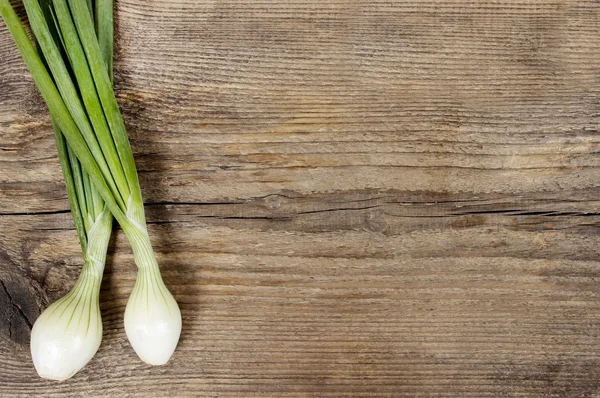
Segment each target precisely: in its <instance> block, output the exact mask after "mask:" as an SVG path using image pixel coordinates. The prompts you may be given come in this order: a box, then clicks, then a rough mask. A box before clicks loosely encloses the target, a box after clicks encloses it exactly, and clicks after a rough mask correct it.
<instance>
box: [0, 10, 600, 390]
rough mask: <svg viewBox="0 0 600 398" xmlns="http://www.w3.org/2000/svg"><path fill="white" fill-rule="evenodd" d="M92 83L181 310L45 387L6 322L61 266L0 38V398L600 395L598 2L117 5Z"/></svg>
mask: <svg viewBox="0 0 600 398" xmlns="http://www.w3.org/2000/svg"><path fill="white" fill-rule="evenodd" d="M116 16H117V35H118V37H117V54H116V86H117V90H118V96H119V101H120V104H121V106H122V109H123V112H124V115H125V118H126V123H127V127H128V131H129V134H130V136H131V140H132V145H133V148H134V152H135V155H136V159H137V162H138V167H139V171H140V176H141V182H142V187H143V191H144V196H145V200H146V202H147V216H148V220H149V226H150V234H151V237H152V241H153V244H154V245H155V249H156V252H157V253H158V258H159V262H160V263H161V266H162V269H163V274H164V277H165V280H166V283H167V284H168V286H169V287H170V289H171V290H172V291H173V293H174V294H175V296H176V298H177V300H178V301H179V303H180V305H181V309H182V313H183V317H184V318H183V321H184V323H183V335H182V339H181V343H180V345H179V348H178V350H177V352H176V354H175V355H174V357H173V359H172V361H171V362H170V363H169V364H168V365H167V366H164V367H154V368H153V367H149V366H146V365H144V364H143V363H142V362H141V361H140V360H138V359H137V357H136V356H135V354H134V352H133V351H132V349H131V347H130V346H129V344H128V342H127V340H126V337H125V333H124V330H123V312H124V308H125V303H126V300H127V297H128V294H129V292H130V291H131V289H132V286H133V282H134V279H135V269H134V265H133V261H132V257H131V252H130V249H129V247H128V244H127V242H126V239H125V238H124V236H123V235H122V234H121V233H120V232H118V233H116V235H115V236H116V237H115V238H113V241H112V243H111V247H110V253H109V259H108V264H107V272H106V277H105V282H104V284H103V288H102V294H101V307H102V314H103V321H104V340H103V344H102V346H101V348H100V351H99V352H98V354H97V355H96V357H95V358H94V359H93V360H92V361H91V362H90V363H89V365H88V366H87V367H86V368H85V369H84V370H83V371H82V372H80V373H79V374H77V375H76V376H75V377H74V378H73V379H72V380H70V381H67V382H64V383H56V382H48V381H43V380H41V379H39V378H38V377H37V376H36V374H35V371H34V369H33V366H32V363H31V359H30V354H29V348H28V338H29V329H30V327H31V324H32V323H33V322H34V320H35V318H36V317H37V315H38V314H39V313H40V311H41V309H42V308H44V307H45V306H46V305H48V303H49V302H51V301H53V300H55V299H56V298H58V297H60V296H61V295H62V294H64V293H65V292H66V291H67V290H68V289H69V288H70V287H71V286H72V284H73V282H74V280H75V278H76V276H77V273H78V269H79V267H80V264H81V258H80V253H79V248H78V244H77V238H76V236H75V232H74V229H73V226H72V222H71V219H70V214H69V213H68V211H67V210H68V205H67V201H66V197H65V192H64V187H63V184H62V182H61V175H60V171H59V166H58V163H57V160H56V154H55V149H54V143H53V137H52V133H51V129H50V124H49V119H48V117H47V111H46V109H45V106H44V104H43V102H42V101H41V99H40V97H39V96H38V95H37V93H36V90H35V88H34V86H33V84H32V81H31V79H30V77H29V76H28V73H27V72H26V70H25V68H24V66H23V63H22V61H21V59H20V57H19V55H18V53H17V51H16V49H15V46H14V45H13V42H12V40H11V38H10V37H9V35H8V32H7V30H6V27H5V25H4V24H3V23H1V22H0V214H1V215H0V285H1V286H0V322H1V323H0V396H6V397H30V396H33V395H34V394H37V395H42V396H48V397H64V396H80V395H83V396H101V397H121V396H123V397H125V396H126V397H164V396H190V397H196V396H207V397H217V396H218V397H325V396H338V397H349V396H356V397H359V396H360V397H366V396H395V397H425V396H428V397H433V396H437V397H598V396H600V347H599V343H600V235H599V233H598V226H599V225H600V202H599V200H600V157H599V156H598V154H599V153H600V135H599V133H598V125H599V122H600V2H599V1H592V0H581V1H575V0H572V1H567V0H565V1H556V0H539V1H538V0H519V1H509V0H506V1H476V2H475V1H459V0H440V1H431V0H426V1H424V0H419V1H417V0H412V1H383V0H364V1H348V0H335V1H316V0H301V1H300V0H281V1H272V2H271V1H260V0H241V1H208V0H206V1H205V0H201V1H197V0H172V1H171V0H170V1H163V0H121V1H118V2H117V6H116Z"/></svg>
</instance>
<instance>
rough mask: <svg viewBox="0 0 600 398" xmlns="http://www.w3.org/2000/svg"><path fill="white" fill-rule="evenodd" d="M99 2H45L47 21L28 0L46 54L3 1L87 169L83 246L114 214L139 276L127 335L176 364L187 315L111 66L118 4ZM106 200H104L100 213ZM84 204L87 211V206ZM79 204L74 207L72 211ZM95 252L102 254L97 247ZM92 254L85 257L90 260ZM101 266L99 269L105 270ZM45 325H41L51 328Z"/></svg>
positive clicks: (147, 352)
mask: <svg viewBox="0 0 600 398" xmlns="http://www.w3.org/2000/svg"><path fill="white" fill-rule="evenodd" d="M99 3H103V0H96V2H95V7H94V8H95V10H96V15H95V18H94V13H93V12H92V8H91V7H90V4H89V2H88V1H87V0H52V1H51V2H50V1H49V0H48V1H47V2H46V3H45V4H44V5H45V6H47V7H49V11H50V12H49V14H50V15H51V18H47V17H46V16H45V15H48V12H46V13H44V10H43V8H42V7H41V6H40V3H39V1H38V0H23V4H24V5H25V11H26V13H27V17H28V20H29V25H30V27H31V30H32V32H33V35H34V37H35V39H36V41H37V43H38V45H39V49H40V50H41V51H40V52H41V56H40V54H38V53H37V52H36V50H35V48H34V46H33V44H32V43H31V41H30V40H29V37H28V36H27V34H26V32H25V29H24V28H23V26H22V25H21V23H20V21H19V19H18V17H17V15H16V14H15V12H14V10H13V9H12V7H11V5H10V2H9V0H0V15H2V17H3V18H4V20H5V22H6V25H7V26H8V28H9V31H10V32H11V34H12V36H13V38H14V39H15V42H16V44H17V47H18V49H19V50H20V52H21V55H22V57H23V60H24V61H25V64H26V65H27V67H28V68H29V70H30V72H31V74H32V76H33V79H34V82H35V83H36V85H37V87H38V89H39V90H40V93H41V94H42V97H43V98H44V100H45V101H46V104H47V105H48V109H49V111H50V116H51V118H52V120H53V123H54V124H55V127H56V129H55V130H58V131H60V133H61V134H62V136H64V139H65V140H66V144H68V147H67V154H70V153H72V154H73V155H74V158H76V160H77V161H78V165H79V166H80V168H81V170H82V171H83V172H85V174H83V173H82V174H81V176H82V178H81V184H79V185H78V184H76V183H75V180H74V183H73V187H72V189H71V191H82V194H83V195H85V200H86V201H87V199H88V198H90V202H89V203H90V204H92V208H93V211H94V212H93V213H92V214H91V217H89V213H85V212H82V224H83V225H80V226H79V227H78V228H77V229H78V233H79V234H80V241H84V240H87V248H89V247H90V246H91V245H90V242H89V240H90V239H91V238H92V237H94V236H95V235H94V234H93V232H94V231H93V230H92V228H93V226H94V225H95V223H96V222H98V221H99V220H98V216H100V215H102V214H103V213H102V212H103V211H104V210H105V209H108V210H109V211H110V213H112V215H113V216H114V217H115V219H116V220H117V222H118V223H119V225H120V226H121V228H122V229H123V231H124V232H125V234H126V235H127V238H128V240H129V242H130V244H131V246H132V250H133V256H134V260H135V263H136V265H137V266H138V270H139V272H138V276H137V280H136V283H135V286H134V289H133V292H132V294H131V296H130V299H129V301H128V303H127V307H126V310H125V331H126V334H127V337H128V339H129V341H130V343H131V345H132V346H133V348H134V350H135V351H136V353H137V354H138V356H139V357H140V358H141V359H142V360H143V361H145V362H147V363H149V364H153V365H161V364H164V363H166V362H167V361H168V360H169V359H170V357H171V355H172V354H173V352H174V350H175V347H176V346H177V342H178V340H179V335H180V333H181V313H180V310H179V307H178V305H177V303H176V301H175V299H174V298H173V296H172V294H171V293H170V292H169V290H168V289H167V287H166V286H165V284H164V282H163V280H162V276H161V274H160V271H159V267H158V263H157V261H156V258H155V255H154V252H153V250H152V246H151V243H150V238H149V235H148V231H147V227H146V220H145V215H144V206H143V202H142V195H141V190H140V186H139V181H138V176H137V171H136V168H135V162H134V159H133V153H132V151H131V147H130V145H129V140H128V138H127V134H126V131H125V125H124V123H123V118H122V116H121V113H120V111H119V107H118V104H117V101H116V98H115V95H114V91H113V88H112V78H111V73H110V72H109V70H110V69H109V67H107V66H110V64H111V62H112V61H111V57H112V55H111V54H112V22H111V21H112V19H111V18H109V17H107V16H106V10H110V12H112V7H109V6H108V5H107V4H99ZM102 10H104V11H102ZM101 12H102V13H103V15H100V13H101ZM109 25H110V28H108V26H109ZM103 27H104V28H105V30H103ZM96 29H98V32H96ZM53 32H54V35H53ZM56 36H58V40H57V39H56ZM109 41H110V43H109ZM69 159H71V157H69ZM62 163H65V162H62ZM63 168H64V167H63ZM72 169H75V168H74V167H73V168H72ZM77 181H79V180H77ZM86 181H89V183H87V184H86ZM88 194H89V195H88ZM75 196H77V195H75ZM100 198H101V199H102V201H104V203H103V206H104V207H102V209H103V210H101V211H100V206H99V205H100V204H101V201H100V200H99V199H100ZM82 201H83V200H82ZM86 203H88V202H86ZM77 204H78V207H79V209H80V210H81V208H82V206H81V203H79V202H78V203H77ZM74 207H75V206H74V205H73V204H71V208H72V209H73V208H74ZM86 210H88V211H89V209H87V208H86ZM98 211H99V212H98ZM94 216H96V217H94ZM86 220H87V226H89V228H90V229H89V230H88V229H87V226H86ZM76 225H77V220H76ZM80 231H82V232H80ZM83 231H85V236H83V235H84V232H83ZM94 239H96V238H94ZM99 241H101V239H99ZM100 243H102V242H100ZM98 245H99V244H98ZM94 246H95V244H94ZM94 250H96V251H100V250H98V249H96V248H95V247H94ZM95 255H96V256H98V257H93V258H94V259H97V260H103V258H102V257H101V256H99V255H98V254H97V253H95ZM88 256H90V255H89V254H88V253H87V252H86V260H87V257H88ZM102 263H103V261H102ZM95 266H96V270H97V269H98V265H97V264H95ZM100 275H101V271H100ZM84 277H85V278H84ZM86 278H88V272H87V271H85V269H84V270H82V277H81V278H80V280H79V282H78V284H76V286H75V288H74V292H75V293H73V294H72V295H71V296H70V297H77V300H75V299H73V301H68V303H72V302H81V301H84V302H85V300H84V299H83V297H84V296H85V295H84V294H80V293H77V292H79V290H89V291H90V293H89V295H90V296H93V294H92V293H91V290H93V289H94V287H93V286H95V285H94V283H92V282H90V281H91V280H92V279H91V278H90V279H86ZM94 281H95V280H94ZM78 289H79V290H78ZM78 294H79V296H78ZM67 296H69V295H67ZM80 297H81V299H80ZM59 301H60V303H58V304H57V306H59V305H62V307H60V308H61V309H64V311H65V312H68V311H71V312H72V313H74V314H75V315H74V317H73V319H74V318H75V317H76V315H77V310H76V309H75V308H74V307H73V306H72V304H68V305H67V300H64V301H62V300H59ZM90 305H91V304H90ZM67 307H68V308H67ZM55 308H56V307H55ZM49 309H50V307H49ZM58 312H59V311H55V312H53V314H55V313H58ZM40 318H42V316H40ZM82 318H83V316H82ZM90 319H91V318H90ZM43 320H44V318H42V319H41V320H40V325H44V324H48V322H46V321H44V322H42V321H43ZM57 324H58V326H61V325H63V324H61V323H57ZM90 325H91V323H90ZM71 326H72V323H69V322H67V323H66V324H64V327H65V328H70V327H71ZM61 327H62V326H61ZM65 334H67V332H66V329H65ZM32 336H33V333H32ZM32 350H33V345H32ZM94 352H95V350H94ZM92 355H93V353H92ZM90 358H91V357H90ZM88 360H89V359H88ZM86 362H87V361H86ZM36 366H37V365H36Z"/></svg>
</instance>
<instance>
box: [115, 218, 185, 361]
mask: <svg viewBox="0 0 600 398" xmlns="http://www.w3.org/2000/svg"><path fill="white" fill-rule="evenodd" d="M131 227H132V226H131V225H127V226H126V227H124V230H125V232H126V233H127V236H128V237H129V241H130V243H131V247H132V249H133V255H134V258H135V262H136V264H137V265H138V276H137V279H136V281H135V286H134V287H133V291H132V292H131V296H129V301H128V302H127V307H126V308H125V333H126V334H127V338H128V339H129V342H130V343H131V346H132V347H133V349H134V350H135V352H136V353H137V355H138V356H139V357H140V359H141V360H142V361H144V362H146V363H148V364H150V365H164V364H166V363H167V362H168V361H169V359H170V358H171V356H172V355H173V352H174V351H175V348H176V347H177V342H178V341H179V335H180V334H181V311H180V310H179V306H178V305H177V302H176V301H175V299H174V298H173V295H172V294H171V292H169V290H168V289H167V287H166V286H165V283H164V282H163V279H162V277H161V275H160V271H159V268H158V263H157V262H156V259H155V257H154V252H153V251H152V247H151V245H150V241H149V238H148V233H147V231H146V229H145V228H144V227H141V228H140V227H137V226H135V227H133V228H131Z"/></svg>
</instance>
